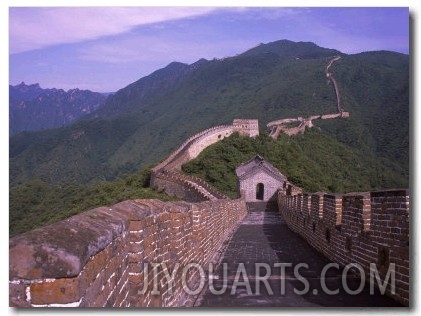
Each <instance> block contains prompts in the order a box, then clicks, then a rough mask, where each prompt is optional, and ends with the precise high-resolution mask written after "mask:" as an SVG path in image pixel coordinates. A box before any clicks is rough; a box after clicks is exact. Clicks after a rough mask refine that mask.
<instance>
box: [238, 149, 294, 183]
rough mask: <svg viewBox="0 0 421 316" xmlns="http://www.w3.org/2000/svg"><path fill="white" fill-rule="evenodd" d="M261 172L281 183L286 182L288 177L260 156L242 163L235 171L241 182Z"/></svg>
mask: <svg viewBox="0 0 421 316" xmlns="http://www.w3.org/2000/svg"><path fill="white" fill-rule="evenodd" d="M259 172H265V173H267V174H269V175H271V176H272V177H273V178H275V179H278V180H280V181H284V180H286V177H285V176H284V175H283V174H282V173H281V172H280V171H279V170H278V169H276V168H275V167H274V166H272V165H271V164H270V163H269V162H268V161H266V160H265V159H264V158H263V157H262V156H260V155H256V156H255V157H254V158H252V159H250V160H249V161H247V162H245V163H242V164H241V165H239V166H238V167H237V168H236V169H235V173H236V174H237V177H238V178H239V179H240V180H243V179H246V178H248V177H250V176H252V175H255V174H257V173H259Z"/></svg>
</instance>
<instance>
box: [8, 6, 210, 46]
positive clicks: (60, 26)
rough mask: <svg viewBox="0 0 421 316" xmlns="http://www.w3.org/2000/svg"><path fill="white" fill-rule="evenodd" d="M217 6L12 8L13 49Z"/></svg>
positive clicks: (188, 14)
mask: <svg viewBox="0 0 421 316" xmlns="http://www.w3.org/2000/svg"><path fill="white" fill-rule="evenodd" d="M213 10H215V9H214V8H210V7H173V8H168V7H160V8H154V7H142V8H139V7H127V8H119V7H67V8H58V7H56V8H10V12H9V13H10V25H9V26H10V27H9V38H10V53H11V54H14V53H20V52H24V51H29V50H34V49H39V48H44V47H47V46H51V45H56V44H65V43H76V42H81V41H86V40H92V39H97V38H100V37H102V36H109V35H117V34H121V33H124V32H128V31H130V30H131V29H132V28H134V27H136V26H139V25H145V24H151V23H157V22H163V21H169V20H176V19H182V18H188V17H194V16H198V15H203V14H207V13H210V12H212V11H213Z"/></svg>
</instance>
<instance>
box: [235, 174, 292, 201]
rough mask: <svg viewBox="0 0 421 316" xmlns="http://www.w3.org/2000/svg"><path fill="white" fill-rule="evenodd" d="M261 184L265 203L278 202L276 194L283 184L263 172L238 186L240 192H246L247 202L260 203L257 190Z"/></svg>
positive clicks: (242, 181) (240, 182)
mask: <svg viewBox="0 0 421 316" xmlns="http://www.w3.org/2000/svg"><path fill="white" fill-rule="evenodd" d="M285 180H286V179H285ZM259 183H262V184H263V186H264V189H263V193H264V196H263V201H270V200H275V201H276V198H277V195H276V193H277V192H278V189H279V188H280V187H282V185H283V182H282V181H280V180H277V179H275V178H274V177H273V176H270V175H269V174H267V173H265V172H263V171H262V172H259V173H257V174H255V175H254V176H251V177H249V178H247V179H244V180H241V181H239V183H238V184H237V186H238V192H239V193H240V192H244V198H245V200H246V201H247V202H255V201H259V200H257V199H256V189H257V184H259Z"/></svg>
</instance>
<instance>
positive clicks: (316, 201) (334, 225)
mask: <svg viewBox="0 0 421 316" xmlns="http://www.w3.org/2000/svg"><path fill="white" fill-rule="evenodd" d="M278 206H279V211H280V212H281V213H282V215H283V217H284V219H285V220H286V222H287V224H288V226H289V227H290V228H291V229H292V230H293V231H294V232H296V233H298V234H299V235H301V236H302V237H303V238H304V239H305V240H306V241H307V242H308V243H309V244H310V245H311V246H313V247H314V248H315V249H317V250H318V251H320V252H321V253H323V254H324V255H325V256H326V257H327V258H329V259H330V260H332V261H334V262H336V263H338V264H340V265H342V266H346V265H348V264H349V263H357V264H359V265H361V267H362V268H363V269H364V272H365V275H366V280H368V279H369V275H370V263H374V264H375V266H376V269H377V271H378V272H379V275H380V278H381V280H382V281H384V280H385V277H386V274H387V272H388V270H389V268H390V267H392V265H391V264H392V263H393V264H394V265H395V277H396V278H395V286H396V288H395V294H393V293H391V289H392V288H391V284H387V287H386V293H387V294H388V295H390V296H391V297H393V298H395V299H396V300H398V301H399V302H401V303H402V304H404V305H409V193H408V191H407V190H388V191H379V192H362V193H350V194H345V195H338V194H336V195H332V194H323V193H318V194H299V195H295V196H290V195H285V194H284V192H280V194H279V195H278ZM373 275H374V274H373ZM390 281H391V279H389V283H390Z"/></svg>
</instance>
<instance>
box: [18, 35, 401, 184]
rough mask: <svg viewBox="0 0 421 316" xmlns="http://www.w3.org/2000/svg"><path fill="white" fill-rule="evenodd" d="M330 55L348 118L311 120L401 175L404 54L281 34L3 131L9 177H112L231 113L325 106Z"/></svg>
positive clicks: (285, 112) (331, 96) (283, 114)
mask: <svg viewBox="0 0 421 316" xmlns="http://www.w3.org/2000/svg"><path fill="white" fill-rule="evenodd" d="M337 55H340V56H341V57H342V58H341V59H340V60H339V61H337V62H335V63H334V64H333V66H332V67H331V69H330V71H331V72H332V73H333V75H334V76H335V78H336V81H337V83H338V86H339V90H340V92H341V99H342V103H343V106H344V108H345V110H346V111H348V112H349V113H350V115H351V116H350V118H349V119H338V120H326V121H317V122H315V124H316V125H317V126H318V128H320V132H321V133H322V134H323V137H325V138H327V139H329V144H330V143H332V144H333V145H332V146H333V147H334V148H336V149H338V148H339V147H340V148H346V149H347V151H346V152H348V150H349V151H350V152H353V153H355V155H356V157H359V158H358V159H356V160H355V164H358V163H360V162H361V161H360V160H361V159H364V157H369V158H370V161H378V162H379V164H380V166H381V167H382V168H387V169H389V170H391V171H393V174H395V175H399V176H400V177H402V179H403V181H399V183H408V175H409V163H408V161H409V92H408V91H409V56H408V55H404V54H399V53H394V52H385V51H382V52H366V53H361V54H354V55H346V54H343V53H341V52H339V51H337V50H332V49H327V48H322V47H319V46H317V45H315V44H313V43H306V42H300V43H294V42H291V41H286V40H283V41H277V42H273V43H268V44H262V45H259V46H257V47H255V48H253V49H250V50H248V51H247V52H245V53H243V54H240V55H237V56H234V57H229V58H224V59H220V60H219V59H214V60H209V61H208V60H199V61H198V62H196V63H194V64H191V65H187V64H182V63H171V64H170V65H168V66H167V67H165V68H163V69H160V70H157V71H156V72H154V73H152V74H151V75H149V76H147V77H144V78H141V79H139V80H138V81H136V82H134V83H132V84H131V85H129V86H127V87H125V88H123V89H121V90H119V91H118V92H116V93H115V94H113V95H111V96H109V97H108V98H107V100H106V101H105V104H104V106H102V107H100V108H99V109H97V110H96V111H94V112H93V113H91V114H90V115H87V116H85V117H84V118H83V119H82V120H79V121H77V122H76V123H74V124H72V125H70V126H67V127H63V128H59V129H53V130H48V131H41V132H31V133H29V132H25V133H20V134H18V135H16V136H13V137H11V139H10V184H11V186H15V185H18V184H20V183H25V182H27V181H29V180H33V179H41V180H42V181H45V182H47V183H61V182H71V181H74V182H79V183H89V182H96V181H98V180H111V179H115V178H118V177H120V176H122V175H123V174H130V173H132V172H134V171H135V170H138V169H139V168H140V167H142V166H145V165H148V164H156V163H157V162H159V161H160V160H162V159H164V158H165V157H166V156H167V155H168V154H169V153H170V152H171V151H172V150H174V149H175V148H177V147H178V146H179V145H180V144H181V143H182V142H183V141H184V140H185V139H186V138H187V137H189V136H191V135H193V134H194V133H197V132H199V131H202V130H204V129H206V128H209V127H212V126H214V125H219V124H227V123H230V122H231V121H232V119H234V118H257V119H259V124H260V128H261V133H265V125H266V123H267V122H269V121H272V120H276V119H280V118H287V117H298V116H309V115H315V114H323V113H333V112H335V111H336V97H335V93H334V90H333V87H332V86H331V85H330V84H329V81H327V78H326V75H325V72H324V71H325V67H326V65H327V64H328V62H329V60H330V59H331V58H332V57H333V56H337ZM303 137H304V139H306V136H305V134H304V136H303ZM300 146H307V147H308V148H311V146H310V145H309V144H308V143H307V142H305V141H303V142H302V144H301V145H300ZM338 146H339V147H338ZM341 146H345V147H341ZM337 147H338V148H337ZM307 150H310V149H307ZM332 152H334V153H336V152H337V153H339V152H341V150H339V149H338V150H332ZM342 152H343V151H342ZM325 157H329V156H328V155H327V156H325ZM332 159H340V158H338V157H336V158H335V157H332ZM319 163H320V162H319ZM362 165H364V164H362ZM294 168H299V166H298V165H296V166H294ZM333 171H334V170H331V172H333ZM359 172H360V174H363V173H364V170H363V169H361V170H360V171H359ZM382 185H384V186H385V187H391V186H394V185H396V183H390V182H389V183H386V182H382Z"/></svg>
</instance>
